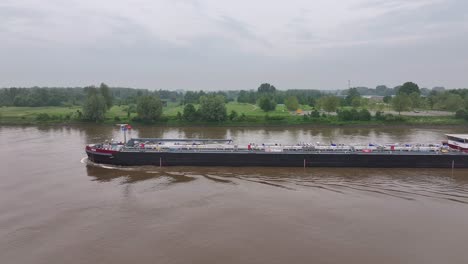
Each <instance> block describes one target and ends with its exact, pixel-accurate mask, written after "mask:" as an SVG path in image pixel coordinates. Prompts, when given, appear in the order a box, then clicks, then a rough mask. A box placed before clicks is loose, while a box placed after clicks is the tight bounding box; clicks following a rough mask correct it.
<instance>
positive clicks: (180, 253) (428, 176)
mask: <svg viewBox="0 0 468 264" xmlns="http://www.w3.org/2000/svg"><path fill="white" fill-rule="evenodd" d="M463 132H465V133H466V132H467V131H466V129H463V128H438V129H428V128H424V129H418V128H310V127H293V128H224V127H214V128H206V127H186V128H161V127H144V128H136V129H134V130H133V131H132V132H131V134H132V135H131V136H133V137H136V136H140V137H181V138H183V137H200V138H232V139H234V140H235V141H236V142H238V143H239V144H248V143H249V142H256V143H267V142H269V143H274V142H280V143H293V144H294V143H298V142H324V143H326V142H330V141H333V142H343V143H368V142H380V143H390V142H424V143H429V142H440V141H441V140H443V139H444V134H445V133H463ZM111 138H114V139H121V134H120V132H119V130H118V129H117V128H115V127H111V126H100V125H82V126H68V127H65V126H64V127H58V126H44V127H36V126H24V127H23V126H3V127H2V126H0V160H1V173H0V174H1V176H0V260H1V263H2V264H9V263H12V264H13V263H15V264H18V263H21V264H25V263H35V264H41V263H44V264H46V263H47V264H50V263H67V264H75V263H101V264H103V263H112V264H117V263H426V264H427V263H468V251H467V248H468V170H461V169H460V170H454V171H453V172H452V171H451V170H450V169H365V168H361V169H359V168H352V169H349V168H348V169H342V168H305V169H304V168H222V167H210V168H195V167H163V168H159V167H136V168H113V167H109V166H95V165H92V164H89V163H88V162H87V161H86V159H85V153H84V145H85V144H86V143H93V142H99V141H103V140H106V139H111Z"/></svg>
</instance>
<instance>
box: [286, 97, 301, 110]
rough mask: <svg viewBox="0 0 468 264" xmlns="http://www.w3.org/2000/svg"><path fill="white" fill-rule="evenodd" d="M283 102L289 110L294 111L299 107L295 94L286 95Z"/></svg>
mask: <svg viewBox="0 0 468 264" xmlns="http://www.w3.org/2000/svg"><path fill="white" fill-rule="evenodd" d="M284 104H285V105H286V108H288V110H289V111H296V110H297V109H298V108H299V101H298V100H297V97H296V96H288V97H287V98H286V100H284Z"/></svg>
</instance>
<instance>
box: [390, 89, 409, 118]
mask: <svg viewBox="0 0 468 264" xmlns="http://www.w3.org/2000/svg"><path fill="white" fill-rule="evenodd" d="M410 107H411V99H410V98H409V97H408V96H407V95H405V94H399V95H397V96H395V97H393V99H392V108H393V110H395V111H397V112H398V114H399V115H401V112H402V111H407V110H409V109H410Z"/></svg>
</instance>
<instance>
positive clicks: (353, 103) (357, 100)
mask: <svg viewBox="0 0 468 264" xmlns="http://www.w3.org/2000/svg"><path fill="white" fill-rule="evenodd" d="M361 101H362V98H361V97H354V98H353V100H352V101H351V106H352V107H353V108H358V107H359V106H361Z"/></svg>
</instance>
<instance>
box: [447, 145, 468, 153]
mask: <svg viewBox="0 0 468 264" xmlns="http://www.w3.org/2000/svg"><path fill="white" fill-rule="evenodd" d="M448 146H449V147H450V148H451V149H458V150H460V151H463V152H467V153H468V149H467V148H462V147H460V146H456V145H452V144H448Z"/></svg>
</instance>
